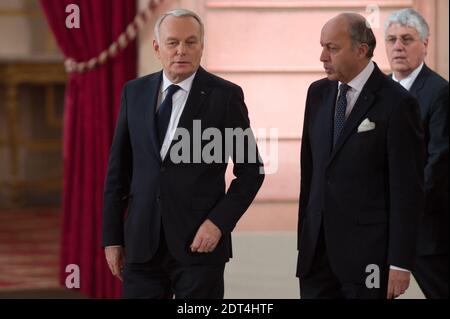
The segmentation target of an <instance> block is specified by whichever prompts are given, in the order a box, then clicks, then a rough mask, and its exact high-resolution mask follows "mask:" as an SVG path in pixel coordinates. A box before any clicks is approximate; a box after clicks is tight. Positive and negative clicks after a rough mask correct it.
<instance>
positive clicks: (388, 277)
mask: <svg viewBox="0 0 450 319" xmlns="http://www.w3.org/2000/svg"><path fill="white" fill-rule="evenodd" d="M320 44H321V46H322V53H321V56H320V61H322V62H323V65H324V68H325V72H326V74H327V78H325V79H322V80H319V81H317V82H314V83H313V84H311V86H310V87H309V90H308V95H307V100H306V110H305V117H304V125H303V135H302V146H301V185H300V187H301V189H300V207H299V228H298V250H299V255H298V263H297V276H298V277H299V278H300V295H301V297H302V298H364V299H366V298H376V299H379V298H395V297H398V296H400V295H401V294H403V293H404V292H405V290H406V289H407V288H408V286H409V281H410V272H409V270H411V269H412V267H413V263H414V257H415V247H416V237H417V228H418V223H419V217H420V215H421V212H422V211H423V205H424V191H423V165H424V159H423V158H424V142H423V129H422V126H421V121H420V113H419V105H418V104H417V101H416V100H415V99H414V98H413V97H412V96H411V95H410V94H409V93H408V92H407V91H406V90H404V89H403V88H402V87H401V86H400V85H399V84H397V83H395V82H394V81H392V80H391V79H390V78H388V77H387V76H386V75H384V74H383V73H382V72H381V71H380V70H379V68H378V67H377V65H376V64H375V63H374V62H373V61H372V60H371V58H372V56H373V51H374V49H375V46H376V40H375V36H374V34H373V32H372V30H371V29H370V26H369V24H368V22H367V21H366V20H365V19H364V17H362V16H361V15H358V14H353V13H344V14H340V15H338V16H337V17H335V18H333V19H331V20H330V21H328V22H327V23H326V24H325V26H324V27H323V28H322V32H321V38H320Z"/></svg>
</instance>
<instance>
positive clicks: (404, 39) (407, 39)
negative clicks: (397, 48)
mask: <svg viewBox="0 0 450 319" xmlns="http://www.w3.org/2000/svg"><path fill="white" fill-rule="evenodd" d="M397 39H399V40H400V42H401V44H403V45H404V46H408V45H410V44H412V43H413V42H416V41H417V40H418V39H415V38H413V37H412V36H410V35H409V34H406V35H402V36H399V37H396V36H394V35H389V36H387V37H386V44H387V45H392V46H393V45H394V44H395V43H396V42H397Z"/></svg>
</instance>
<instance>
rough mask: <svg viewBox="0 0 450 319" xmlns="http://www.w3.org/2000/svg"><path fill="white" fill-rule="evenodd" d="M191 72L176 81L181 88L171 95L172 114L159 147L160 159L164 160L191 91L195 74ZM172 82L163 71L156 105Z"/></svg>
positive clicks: (159, 103) (164, 95) (160, 101)
mask: <svg viewBox="0 0 450 319" xmlns="http://www.w3.org/2000/svg"><path fill="white" fill-rule="evenodd" d="M196 73H197V72H195V73H194V74H192V75H191V76H190V77H188V78H187V79H186V80H183V81H181V82H180V83H177V84H176V85H178V86H179V87H180V88H181V89H179V90H178V91H176V92H175V94H174V95H173V97H172V115H171V117H170V122H169V126H168V127H167V132H166V136H165V137H164V142H163V144H162V147H161V151H160V155H161V159H163V160H164V158H165V157H166V155H167V151H168V150H169V147H170V144H171V143H172V139H173V137H174V135H175V132H176V130H177V127H178V122H179V121H180V117H181V114H182V113H183V110H184V107H185V105H186V101H187V98H188V96H189V92H190V91H191V87H192V82H193V81H194V77H195V74H196ZM172 84H175V83H172V82H171V81H170V80H169V79H168V78H167V76H166V74H165V73H164V72H163V80H162V83H161V88H160V91H159V95H158V103H157V105H158V107H157V109H156V110H157V111H158V108H159V106H160V105H161V103H162V101H164V99H165V98H166V95H167V88H168V87H169V86H171V85H172Z"/></svg>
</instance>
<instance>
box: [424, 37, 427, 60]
mask: <svg viewBox="0 0 450 319" xmlns="http://www.w3.org/2000/svg"><path fill="white" fill-rule="evenodd" d="M423 45H424V46H425V56H427V54H428V38H426V39H425V40H424V41H423Z"/></svg>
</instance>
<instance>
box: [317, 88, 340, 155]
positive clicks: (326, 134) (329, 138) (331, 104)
mask: <svg viewBox="0 0 450 319" xmlns="http://www.w3.org/2000/svg"><path fill="white" fill-rule="evenodd" d="M337 87H338V83H337V82H336V81H330V82H329V89H328V90H327V92H328V94H326V96H325V97H324V99H323V104H322V110H321V111H320V112H321V113H322V114H319V115H318V117H317V118H320V119H324V122H321V123H320V124H319V125H320V126H321V127H324V128H325V130H320V131H321V132H322V135H321V136H320V144H319V145H323V146H324V149H325V150H326V152H327V153H326V156H327V157H328V156H329V155H330V153H331V150H332V148H333V128H334V108H335V104H336V98H337V93H338V89H337ZM321 121H322V120H321Z"/></svg>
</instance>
